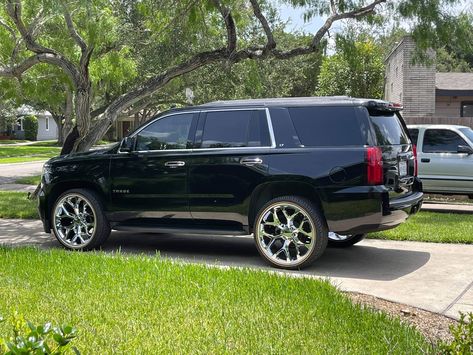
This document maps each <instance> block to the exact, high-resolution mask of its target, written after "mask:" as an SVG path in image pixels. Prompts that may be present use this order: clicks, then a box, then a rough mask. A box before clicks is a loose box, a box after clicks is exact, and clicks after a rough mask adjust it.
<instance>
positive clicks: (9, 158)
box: [0, 145, 61, 164]
mask: <svg viewBox="0 0 473 355" xmlns="http://www.w3.org/2000/svg"><path fill="white" fill-rule="evenodd" d="M60 151H61V148H60V147H38V146H31V145H28V146H16V147H0V164H1V163H3V164H5V163H18V162H27V161H35V160H47V159H49V158H52V157H54V156H56V155H59V153H60Z"/></svg>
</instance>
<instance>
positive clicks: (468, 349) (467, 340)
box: [439, 313, 473, 355]
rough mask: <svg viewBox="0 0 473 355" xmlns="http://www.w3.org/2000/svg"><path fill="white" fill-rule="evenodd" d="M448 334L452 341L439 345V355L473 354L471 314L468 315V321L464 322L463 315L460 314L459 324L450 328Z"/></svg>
mask: <svg viewBox="0 0 473 355" xmlns="http://www.w3.org/2000/svg"><path fill="white" fill-rule="evenodd" d="M450 333H452V336H453V340H452V341H451V342H450V343H445V342H442V343H440V345H439V351H440V353H441V354H448V355H463V354H473V313H468V320H465V314H463V313H460V322H459V323H458V325H455V326H453V325H452V326H450Z"/></svg>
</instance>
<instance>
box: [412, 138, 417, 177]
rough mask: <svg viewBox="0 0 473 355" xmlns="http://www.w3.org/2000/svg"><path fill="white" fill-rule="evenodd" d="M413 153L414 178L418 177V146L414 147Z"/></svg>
mask: <svg viewBox="0 0 473 355" xmlns="http://www.w3.org/2000/svg"><path fill="white" fill-rule="evenodd" d="M412 152H413V153H414V176H417V171H418V170H417V146H416V145H415V144H413V145H412Z"/></svg>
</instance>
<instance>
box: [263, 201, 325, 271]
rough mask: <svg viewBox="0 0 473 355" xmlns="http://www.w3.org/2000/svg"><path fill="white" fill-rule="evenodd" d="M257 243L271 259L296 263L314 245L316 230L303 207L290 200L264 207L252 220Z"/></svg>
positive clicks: (307, 253)
mask: <svg viewBox="0 0 473 355" xmlns="http://www.w3.org/2000/svg"><path fill="white" fill-rule="evenodd" d="M256 226H257V228H256V232H257V237H256V240H257V243H258V244H259V246H260V248H261V250H262V251H263V253H264V254H265V255H266V256H267V257H268V258H269V259H270V260H271V261H273V262H274V263H276V264H281V265H295V264H300V263H301V262H303V261H304V260H305V259H307V258H308V257H309V255H310V252H311V251H312V249H313V248H314V245H315V238H316V231H315V228H314V224H313V222H312V219H311V218H310V216H309V214H308V213H307V211H305V210H304V209H303V208H301V207H299V206H297V205H295V204H292V203H277V204H274V205H271V206H269V207H268V208H266V209H265V210H264V211H263V213H262V214H261V215H260V218H259V219H258V221H257V224H256Z"/></svg>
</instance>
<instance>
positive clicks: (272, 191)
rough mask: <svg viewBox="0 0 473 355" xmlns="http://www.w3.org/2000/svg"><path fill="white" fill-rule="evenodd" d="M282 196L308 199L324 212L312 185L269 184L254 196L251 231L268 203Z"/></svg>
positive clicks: (258, 189)
mask: <svg viewBox="0 0 473 355" xmlns="http://www.w3.org/2000/svg"><path fill="white" fill-rule="evenodd" d="M281 196H300V197H304V198H307V199H309V200H310V201H311V202H312V203H314V204H315V205H316V206H317V207H318V208H320V210H321V211H322V212H323V210H322V204H321V201H320V198H319V196H318V194H317V191H316V189H315V188H314V187H313V186H311V185H310V184H308V183H305V182H301V181H278V182H268V183H265V184H262V185H260V186H258V187H257V188H256V190H255V191H254V192H253V194H252V197H251V201H250V209H249V213H248V225H249V227H250V231H251V229H252V228H253V224H254V222H255V219H256V214H257V213H258V211H259V210H260V209H261V207H263V206H264V204H265V203H266V202H268V201H270V200H272V199H274V198H276V197H281Z"/></svg>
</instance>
